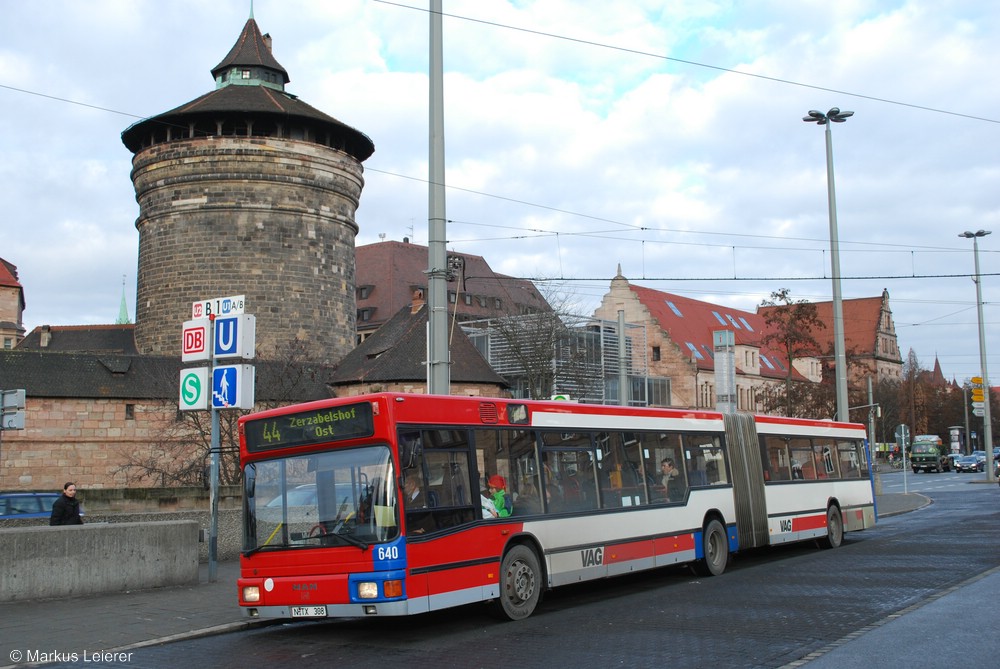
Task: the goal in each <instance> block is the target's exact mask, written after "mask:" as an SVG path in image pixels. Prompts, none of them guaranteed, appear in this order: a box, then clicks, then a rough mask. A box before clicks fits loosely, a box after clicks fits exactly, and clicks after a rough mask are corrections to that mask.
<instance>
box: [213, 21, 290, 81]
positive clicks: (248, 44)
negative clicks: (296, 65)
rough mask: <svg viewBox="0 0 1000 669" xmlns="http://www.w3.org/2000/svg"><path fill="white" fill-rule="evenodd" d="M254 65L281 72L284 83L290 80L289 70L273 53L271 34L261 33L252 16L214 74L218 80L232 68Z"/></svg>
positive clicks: (215, 68)
mask: <svg viewBox="0 0 1000 669" xmlns="http://www.w3.org/2000/svg"><path fill="white" fill-rule="evenodd" d="M254 66H257V67H262V68H266V69H269V70H274V71H275V72H277V73H280V75H281V83H282V85H284V84H287V83H288V82H289V81H290V79H289V78H288V72H286V71H285V68H283V67H282V66H281V64H280V63H279V62H278V61H277V60H275V58H274V56H273V55H272V54H271V37H270V35H267V36H265V35H261V33H260V28H258V27H257V22H256V21H254V19H253V17H250V20H248V21H247V23H246V25H245V26H243V32H242V33H240V38H239V39H238V40H236V44H234V45H233V48H232V49H230V51H229V53H228V54H227V55H226V57H225V58H223V59H222V62H221V63H219V64H218V65H216V66H215V67H213V68H212V76H213V77H215V78H216V80H218V79H219V77H220V75H222V74H223V73H225V72H226V71H227V70H229V69H230V68H234V67H236V68H243V67H254Z"/></svg>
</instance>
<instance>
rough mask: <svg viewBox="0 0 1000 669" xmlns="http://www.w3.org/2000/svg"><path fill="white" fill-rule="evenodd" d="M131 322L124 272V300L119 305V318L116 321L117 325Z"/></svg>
mask: <svg viewBox="0 0 1000 669" xmlns="http://www.w3.org/2000/svg"><path fill="white" fill-rule="evenodd" d="M131 322H132V321H130V320H129V318H128V303H127V302H125V275H124V274H122V301H121V304H119V305H118V320H116V321H115V325H126V324H128V323H131Z"/></svg>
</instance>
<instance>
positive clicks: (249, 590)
mask: <svg viewBox="0 0 1000 669" xmlns="http://www.w3.org/2000/svg"><path fill="white" fill-rule="evenodd" d="M243 601H244V602H259V601H260V587H259V586H256V585H244V586H243Z"/></svg>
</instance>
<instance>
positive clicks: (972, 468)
mask: <svg viewBox="0 0 1000 669" xmlns="http://www.w3.org/2000/svg"><path fill="white" fill-rule="evenodd" d="M985 467H986V465H985V464H983V462H980V461H979V458H977V457H976V456H974V455H963V456H962V457H960V458H959V459H958V465H957V469H958V471H960V472H981V471H983V470H984V469H985Z"/></svg>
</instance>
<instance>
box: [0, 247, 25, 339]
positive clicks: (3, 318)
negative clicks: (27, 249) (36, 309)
mask: <svg viewBox="0 0 1000 669" xmlns="http://www.w3.org/2000/svg"><path fill="white" fill-rule="evenodd" d="M23 313H24V288H23V287H22V286H21V284H20V282H19V281H18V280H17V267H16V266H14V265H13V264H11V263H9V262H7V261H6V260H4V259H3V258H0V348H6V349H11V348H14V347H15V346H17V345H18V343H20V341H21V340H22V339H23V338H24V322H23V321H22V320H21V316H22V314H23Z"/></svg>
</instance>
